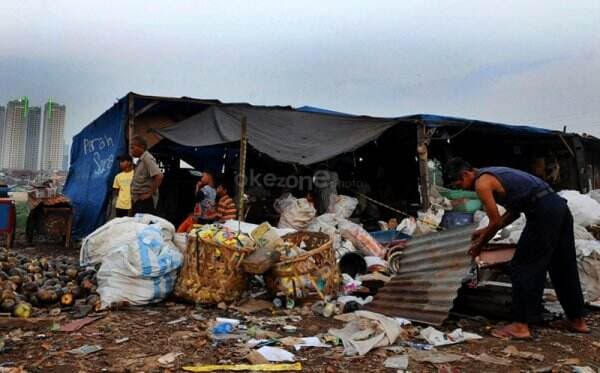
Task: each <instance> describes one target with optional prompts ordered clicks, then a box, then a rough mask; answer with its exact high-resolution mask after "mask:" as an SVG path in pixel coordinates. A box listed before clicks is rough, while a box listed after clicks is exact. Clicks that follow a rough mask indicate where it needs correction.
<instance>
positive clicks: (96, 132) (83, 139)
mask: <svg viewBox="0 0 600 373" xmlns="http://www.w3.org/2000/svg"><path fill="white" fill-rule="evenodd" d="M126 117H127V100H126V99H124V98H123V99H121V100H119V101H118V102H117V103H116V104H115V105H114V106H113V107H112V108H110V109H109V110H107V111H106V112H105V113H104V114H102V115H101V116H100V117H98V119H96V120H94V121H93V122H92V123H90V124H89V125H88V126H87V127H85V128H84V129H83V130H82V131H81V132H80V133H79V134H77V135H76V136H75V137H73V145H72V147H71V165H70V167H69V174H68V178H67V181H66V183H65V186H64V189H63V192H64V194H66V195H67V196H68V197H69V198H70V199H71V202H72V203H73V208H74V211H75V216H74V222H75V224H74V226H73V234H74V236H75V237H82V236H84V235H87V234H88V233H90V232H92V231H93V230H95V229H96V228H97V227H98V226H100V225H102V224H103V223H104V210H105V206H106V202H107V199H108V197H109V195H110V192H111V189H112V185H111V183H110V182H111V181H112V178H113V177H114V175H115V174H116V172H117V171H118V168H119V162H118V161H116V159H117V156H118V155H119V154H123V153H125V150H126V145H125V132H124V131H123V123H124V122H125V119H126Z"/></svg>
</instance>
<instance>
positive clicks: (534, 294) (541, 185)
mask: <svg viewBox="0 0 600 373" xmlns="http://www.w3.org/2000/svg"><path fill="white" fill-rule="evenodd" d="M445 171H446V179H447V182H448V183H450V185H451V186H453V187H458V188H460V189H468V190H475V191H476V192H477V195H478V197H479V199H480V200H481V202H482V203H483V206H484V207H485V211H486V213H487V215H488V217H489V220H490V223H489V225H488V226H487V227H486V228H484V229H481V230H478V231H476V232H475V233H474V234H473V238H472V246H471V249H470V250H469V253H470V254H471V255H472V256H473V257H477V256H478V255H479V253H480V252H481V249H482V248H483V246H484V245H485V244H486V243H487V242H488V241H489V240H490V239H492V238H493V237H494V236H495V235H496V233H497V232H498V231H499V230H500V229H502V228H504V227H506V226H507V225H509V224H511V223H512V222H514V221H515V220H516V219H517V218H518V217H519V215H520V213H521V212H523V213H525V217H526V218H527V224H526V225H525V229H524V230H523V233H522V234H521V238H520V239H519V243H518V244H517V250H516V252H515V255H514V257H513V259H512V261H511V262H510V269H511V281H512V303H513V313H514V322H513V323H511V324H509V325H506V326H504V327H502V328H496V329H494V330H493V331H492V335H494V336H496V337H499V338H530V337H531V332H530V330H529V324H531V323H533V322H537V321H540V320H541V311H542V307H543V306H542V295H543V292H544V282H545V280H546V272H547V271H548V272H550V279H551V280H552V284H553V285H554V290H555V291H556V295H557V296H558V300H559V301H560V304H561V306H562V307H563V309H564V311H565V314H566V316H567V320H564V321H562V322H561V323H560V324H559V325H558V326H560V327H561V328H565V329H568V330H570V331H572V332H579V333H587V332H589V328H588V326H587V325H586V323H585V321H584V320H583V316H584V301H583V295H582V292H581V284H580V282H579V273H578V272H577V261H576V256H575V238H574V234H573V217H572V216H571V212H570V210H569V207H568V206H567V203H566V201H565V200H564V199H562V198H561V197H560V196H559V195H558V194H556V193H555V192H554V191H553V190H552V189H551V188H550V186H549V185H548V184H547V183H546V182H545V181H543V180H542V179H540V178H538V177H536V176H533V175H531V174H528V173H526V172H523V171H520V170H516V169H513V168H508V167H486V168H480V169H475V168H473V167H471V166H470V165H469V164H468V163H467V162H465V161H464V160H462V159H460V158H454V159H451V160H450V161H448V163H447V165H446V168H445ZM497 203H499V204H501V205H503V206H504V207H506V213H505V214H504V215H502V216H500V214H499V212H498V206H497V205H496V204H497Z"/></svg>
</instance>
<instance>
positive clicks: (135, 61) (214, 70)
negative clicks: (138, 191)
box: [0, 0, 600, 142]
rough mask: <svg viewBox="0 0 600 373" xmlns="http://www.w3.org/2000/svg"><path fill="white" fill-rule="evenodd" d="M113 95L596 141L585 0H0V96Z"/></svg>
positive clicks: (86, 109)
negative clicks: (418, 116) (425, 120)
mask: <svg viewBox="0 0 600 373" xmlns="http://www.w3.org/2000/svg"><path fill="white" fill-rule="evenodd" d="M129 91H135V92H138V93H143V94H151V95H165V96H192V97H199V98H216V99H219V100H222V101H225V102H233V101H235V102H240V101H245V102H250V103H253V104H261V105H293V106H302V105H312V106H318V107H323V108H328V109H332V110H338V111H344V112H349V113H355V114H368V115H375V116H400V115H408V114H415V113H431V114H441V115H454V116H461V117H468V118H475V119H483V120H492V121H498V122H505V123H515V124H533V125H537V126H541V127H548V128H562V126H563V125H567V126H568V129H569V130H570V131H574V132H588V133H592V134H595V135H596V136H600V1H598V0H589V1H576V2H571V1H549V0H545V1H525V0H520V1H507V0H502V1H475V0H473V1H431V2H428V1H408V0H402V1H397V0H396V1H349V0H343V1H306V0H304V1H282V0H277V1H256V0H252V1H250V0H248V1H212V2H207V1H199V0H195V1H158V0H156V1H150V0H144V1H130V0H127V1H107V0H103V1H62V0H52V1H28V0H2V1H1V2H0V104H1V105H5V103H6V102H7V101H8V100H9V99H12V98H18V97H21V96H29V97H30V103H31V104H35V105H43V102H44V101H45V100H47V99H48V97H51V98H52V99H53V100H54V101H56V102H59V103H63V104H66V105H67V130H66V136H67V137H68V138H69V139H68V141H69V142H70V137H72V136H73V135H74V134H76V133H77V132H78V131H79V130H81V128H83V127H84V126H85V125H87V124H88V123H89V122H90V121H91V120H93V119H94V118H96V117H97V116H99V115H100V114H101V113H102V112H104V110H106V109H108V108H109V107H110V106H111V105H112V104H113V103H114V101H115V99H117V98H119V97H122V96H123V95H125V94H126V93H127V92H129Z"/></svg>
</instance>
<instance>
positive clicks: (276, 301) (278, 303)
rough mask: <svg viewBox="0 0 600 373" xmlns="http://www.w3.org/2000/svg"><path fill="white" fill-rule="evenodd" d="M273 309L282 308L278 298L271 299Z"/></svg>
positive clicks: (281, 302)
mask: <svg viewBox="0 0 600 373" xmlns="http://www.w3.org/2000/svg"><path fill="white" fill-rule="evenodd" d="M273 307H275V308H281V307H283V300H282V299H281V298H280V297H275V298H273Z"/></svg>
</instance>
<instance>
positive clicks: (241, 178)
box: [237, 115, 248, 221]
mask: <svg viewBox="0 0 600 373" xmlns="http://www.w3.org/2000/svg"><path fill="white" fill-rule="evenodd" d="M247 149H248V130H247V125H246V116H245V115H244V116H243V117H242V136H241V138H240V173H239V175H238V178H237V179H238V220H239V221H244V218H245V215H244V209H245V206H244V204H245V201H244V191H245V187H246V153H247Z"/></svg>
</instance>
